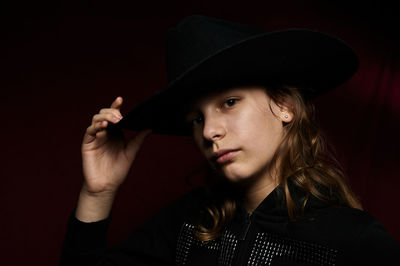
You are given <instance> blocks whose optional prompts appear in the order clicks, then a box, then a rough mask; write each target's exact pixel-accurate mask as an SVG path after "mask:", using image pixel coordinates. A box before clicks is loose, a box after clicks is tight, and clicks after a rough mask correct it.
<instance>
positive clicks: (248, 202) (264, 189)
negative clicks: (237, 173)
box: [243, 179, 279, 213]
mask: <svg viewBox="0 0 400 266" xmlns="http://www.w3.org/2000/svg"><path fill="white" fill-rule="evenodd" d="M278 185H279V184H278V183H277V182H276V181H275V180H271V179H265V180H262V182H260V184H257V186H253V187H250V188H248V189H247V190H246V191H245V193H244V198H243V206H244V207H245V209H246V210H247V212H248V213H252V212H253V211H254V210H255V209H256V208H257V207H258V205H260V203H261V202H262V201H263V200H264V199H265V198H266V197H267V196H268V195H269V194H270V193H271V192H272V191H273V190H274V189H275V188H276V187H277V186H278Z"/></svg>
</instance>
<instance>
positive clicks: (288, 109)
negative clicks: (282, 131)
mask: <svg viewBox="0 0 400 266" xmlns="http://www.w3.org/2000/svg"><path fill="white" fill-rule="evenodd" d="M278 107H279V114H278V115H279V117H280V119H281V120H282V122H285V123H289V122H291V121H292V120H293V118H294V113H293V104H292V100H291V99H290V98H289V97H285V99H284V101H283V102H282V103H280V104H278Z"/></svg>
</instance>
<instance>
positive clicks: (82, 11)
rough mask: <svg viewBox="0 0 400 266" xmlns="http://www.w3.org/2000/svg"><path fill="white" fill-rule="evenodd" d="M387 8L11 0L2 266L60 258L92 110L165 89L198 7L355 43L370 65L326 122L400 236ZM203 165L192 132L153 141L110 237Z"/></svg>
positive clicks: (360, 186) (398, 117)
mask: <svg viewBox="0 0 400 266" xmlns="http://www.w3.org/2000/svg"><path fill="white" fill-rule="evenodd" d="M349 2H350V3H351V4H349ZM386 2H387V3H386ZM388 3H389V1H376V2H371V1H369V2H368V1H363V2H361V1H360V3H356V1H294V0H293V1H288V0H287V1H279V3H278V2H277V1H273V2H272V1H259V2H251V1H247V2H245V1H238V2H234V1H197V2H192V3H189V1H162V2H161V1H160V3H156V2H152V1H145V3H142V1H140V3H139V2H135V1H125V2H122V1H92V2H88V1H58V2H57V1H30V2H27V3H25V4H21V3H19V4H18V5H17V3H15V1H14V2H11V1H8V2H2V5H5V6H4V8H2V11H3V12H4V13H5V14H4V15H3V16H2V23H1V27H2V28H1V35H2V37H3V39H4V41H2V44H3V48H2V49H1V62H2V63H1V85H0V86H1V89H2V90H1V93H2V97H1V105H0V106H1V110H2V112H1V114H2V119H1V121H2V126H1V136H2V138H1V140H2V149H1V151H2V152H1V154H2V155H1V168H0V169H1V172H0V176H1V187H0V192H1V194H0V195H1V205H0V213H1V219H0V228H1V229H0V230H1V231H0V232H1V235H0V239H1V240H0V241H1V246H0V253H1V257H2V259H1V261H2V262H1V264H2V265H26V264H30V265H56V264H57V262H58V258H59V254H60V247H61V243H62V240H63V236H64V233H65V225H66V221H67V217H68V216H69V214H70V212H71V211H72V209H73V208H74V206H75V204H76V200H77V196H78V192H79V189H80V185H81V182H82V170H81V158H80V144H81V140H82V136H83V134H84V131H85V129H86V128H87V127H88V126H89V124H90V121H91V117H92V116H93V115H94V114H95V113H97V112H98V111H99V110H100V109H101V108H103V107H107V106H109V105H110V104H111V102H112V101H113V100H114V99H115V97H117V96H123V97H124V100H125V102H124V104H123V107H122V113H123V114H124V113H126V112H127V111H128V110H129V108H130V107H132V106H133V105H134V104H135V103H137V102H139V101H141V100H143V99H144V98H146V97H148V96H150V95H151V94H153V93H154V92H155V91H156V90H158V89H160V88H162V87H163V86H164V85H165V84H166V74H165V65H164V64H165V61H164V60H165V55H164V41H165V34H166V31H167V29H168V28H169V27H171V26H173V25H175V24H176V23H177V22H179V21H180V20H181V19H182V18H184V17H185V16H187V15H190V14H194V13H198V14H204V15H208V16H216V17H220V18H223V19H228V20H233V21H237V22H242V23H247V24H251V25H255V26H259V27H261V28H263V29H265V30H266V31H272V30H277V29H284V28H289V27H307V28H313V29H317V30H320V31H324V32H328V33H331V34H334V35H336V36H338V37H340V38H342V39H344V40H345V41H347V42H348V43H349V44H350V45H352V46H353V47H354V49H355V50H356V52H357V53H358V55H359V57H360V62H361V66H360V69H359V71H358V72H357V74H356V75H355V76H354V77H353V78H352V79H351V80H350V81H349V82H348V83H346V84H345V85H343V86H341V87H339V88H337V89H336V90H334V91H332V92H330V93H329V94H327V95H325V96H323V97H321V98H320V99H318V100H317V101H316V105H317V108H318V110H319V114H318V119H319V120H320V121H321V125H322V127H323V129H324V130H325V131H326V133H327V135H328V136H329V139H330V140H331V141H332V142H333V143H334V145H335V146H336V149H337V152H338V154H339V156H340V160H341V162H342V163H343V165H344V166H345V168H346V169H347V172H348V175H349V178H350V182H351V185H352V187H353V189H354V190H355V192H356V193H357V194H358V195H359V197H360V199H361V201H362V203H363V205H364V208H365V209H366V210H367V211H368V212H369V213H371V214H372V215H374V216H375V217H377V218H378V219H379V220H381V221H382V223H383V224H384V225H385V227H386V229H387V231H388V232H389V233H391V234H392V235H393V236H394V237H396V238H397V239H398V240H400V227H399V224H400V200H399V198H398V193H399V192H398V191H399V187H400V179H399V174H398V172H399V168H400V167H399V156H398V154H397V152H398V150H399V147H400V145H399V137H398V131H399V122H400V61H399V49H398V47H399V46H398V45H399V40H398V37H399V34H398V30H397V29H396V28H395V27H394V26H393V24H394V23H395V22H396V19H395V13H394V12H395V11H394V10H395V9H394V6H392V5H389V4H388ZM126 133H127V135H130V134H131V133H130V132H126ZM201 163H202V159H201V157H200V156H199V154H198V153H197V151H196V150H195V149H194V146H193V145H192V143H191V140H190V139H188V138H179V137H172V136H162V135H152V136H150V137H149V138H148V139H147V140H146V142H145V143H144V146H143V149H142V150H141V151H140V153H139V155H138V158H137V160H136V161H135V163H134V165H133V168H132V171H131V172H130V175H129V178H128V180H127V182H126V183H125V184H124V186H123V187H122V188H121V190H120V192H119V195H118V197H117V199H116V202H115V205H114V209H113V224H112V227H111V229H110V242H111V243H116V242H118V241H120V240H121V239H122V238H123V237H124V236H125V235H127V234H128V232H129V231H131V230H132V229H133V228H134V227H135V226H137V225H138V224H140V223H141V222H143V221H144V220H146V219H147V218H148V217H149V216H150V215H152V214H153V213H154V212H156V211H157V209H158V208H159V207H161V206H163V205H164V204H166V203H167V202H169V201H171V200H172V199H174V198H176V197H178V196H179V195H180V194H182V193H183V192H185V191H187V190H188V189H189V188H190V187H189V186H188V185H186V184H185V182H184V178H185V176H187V175H188V174H189V173H190V172H192V171H194V170H195V169H196V168H197V167H198V166H199V165H201Z"/></svg>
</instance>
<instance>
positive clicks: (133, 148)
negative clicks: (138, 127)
mask: <svg viewBox="0 0 400 266" xmlns="http://www.w3.org/2000/svg"><path fill="white" fill-rule="evenodd" d="M151 132H152V130H151V129H145V130H142V131H139V132H138V133H137V134H136V136H134V137H133V138H132V139H130V140H129V142H128V144H127V145H126V153H127V154H128V155H129V156H130V157H132V160H133V159H135V157H136V154H137V152H138V151H139V149H140V147H141V146H142V144H143V141H144V140H145V138H146V137H147V136H148V135H150V133H151Z"/></svg>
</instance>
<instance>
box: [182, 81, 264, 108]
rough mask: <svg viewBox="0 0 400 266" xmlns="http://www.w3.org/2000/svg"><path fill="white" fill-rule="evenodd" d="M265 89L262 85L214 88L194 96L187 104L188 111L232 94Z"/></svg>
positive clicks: (236, 94)
mask: <svg viewBox="0 0 400 266" xmlns="http://www.w3.org/2000/svg"><path fill="white" fill-rule="evenodd" d="M260 90H262V91H264V92H265V89H264V88H262V87H253V86H252V87H231V88H228V89H219V90H213V91H211V92H208V93H205V94H202V95H199V96H197V97H195V98H192V99H191V100H190V101H188V102H187V104H186V108H185V110H186V113H188V112H193V111H196V110H197V109H199V108H200V107H201V106H202V105H204V104H208V103H210V104H211V103H213V102H215V101H219V100H221V99H225V98H226V97H230V96H248V95H251V94H253V93H254V92H255V91H260Z"/></svg>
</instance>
